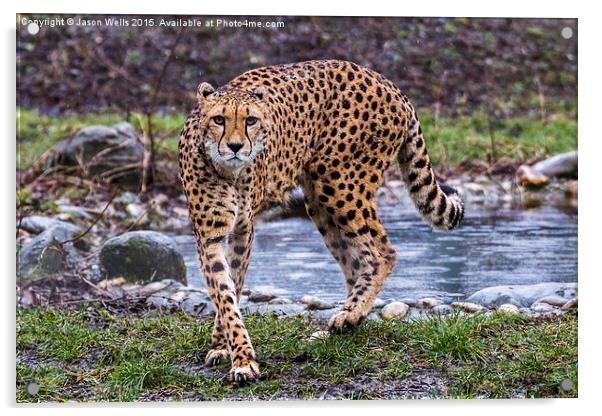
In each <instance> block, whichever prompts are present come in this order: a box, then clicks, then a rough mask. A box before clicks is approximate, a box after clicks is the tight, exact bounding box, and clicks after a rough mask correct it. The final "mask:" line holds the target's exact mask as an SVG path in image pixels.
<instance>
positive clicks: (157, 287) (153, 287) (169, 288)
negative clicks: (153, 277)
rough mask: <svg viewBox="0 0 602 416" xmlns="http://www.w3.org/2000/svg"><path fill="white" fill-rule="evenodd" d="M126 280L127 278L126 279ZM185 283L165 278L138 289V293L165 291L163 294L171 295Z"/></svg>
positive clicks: (144, 295)
mask: <svg viewBox="0 0 602 416" xmlns="http://www.w3.org/2000/svg"><path fill="white" fill-rule="evenodd" d="M124 280H125V279H124ZM182 287H184V285H182V283H180V282H178V281H176V280H173V279H163V280H161V281H158V282H151V283H148V284H146V285H144V286H141V287H139V288H137V289H136V294H137V295H138V296H142V297H148V296H152V295H153V294H155V293H159V292H163V293H162V294H163V295H164V296H166V297H169V294H170V293H172V292H175V291H177V290H180V289H181V288H182Z"/></svg>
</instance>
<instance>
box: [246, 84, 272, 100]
mask: <svg viewBox="0 0 602 416" xmlns="http://www.w3.org/2000/svg"><path fill="white" fill-rule="evenodd" d="M251 94H253V95H254V96H255V97H257V98H259V99H260V100H263V99H264V98H265V97H267V96H268V95H270V92H269V91H268V89H267V88H266V87H264V86H263V85H262V86H259V87H257V88H255V89H254V90H253V92H251Z"/></svg>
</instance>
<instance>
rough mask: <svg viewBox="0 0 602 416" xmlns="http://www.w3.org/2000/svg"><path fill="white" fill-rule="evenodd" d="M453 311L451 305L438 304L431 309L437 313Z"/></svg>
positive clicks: (445, 313) (442, 313) (444, 313)
mask: <svg viewBox="0 0 602 416" xmlns="http://www.w3.org/2000/svg"><path fill="white" fill-rule="evenodd" d="M453 311H454V310H453V308H452V307H451V306H449V305H437V306H435V307H433V309H431V313H434V314H435V315H449V314H450V313H452V312H453Z"/></svg>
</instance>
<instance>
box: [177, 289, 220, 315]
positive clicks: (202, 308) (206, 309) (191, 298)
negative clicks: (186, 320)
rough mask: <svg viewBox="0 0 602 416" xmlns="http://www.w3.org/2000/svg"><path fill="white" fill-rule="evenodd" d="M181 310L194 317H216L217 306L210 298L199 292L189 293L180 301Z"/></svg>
mask: <svg viewBox="0 0 602 416" xmlns="http://www.w3.org/2000/svg"><path fill="white" fill-rule="evenodd" d="M180 309H182V310H183V311H184V312H186V313H188V314H190V315H194V316H211V315H215V306H213V302H212V301H211V299H210V298H209V296H207V295H205V294H203V293H202V292H197V291H188V292H187V293H186V294H185V296H184V298H183V299H182V300H181V301H180Z"/></svg>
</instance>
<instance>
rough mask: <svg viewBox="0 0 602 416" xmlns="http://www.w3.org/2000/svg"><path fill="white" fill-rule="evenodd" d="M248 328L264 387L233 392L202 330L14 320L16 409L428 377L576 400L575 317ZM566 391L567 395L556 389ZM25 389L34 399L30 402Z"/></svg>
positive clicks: (68, 315)
mask: <svg viewBox="0 0 602 416" xmlns="http://www.w3.org/2000/svg"><path fill="white" fill-rule="evenodd" d="M245 323H246V325H247V328H248V330H249V333H250V335H251V339H252V341H253V343H254V345H255V348H256V352H257V356H258V359H259V363H260V366H261V371H262V374H263V378H262V380H260V381H258V382H256V383H252V384H247V385H244V386H234V385H231V384H229V383H226V382H224V380H222V377H223V376H225V375H226V374H227V372H228V370H229V364H228V363H224V364H221V365H219V366H218V367H216V368H212V369H209V368H206V367H204V365H203V358H204V355H205V353H206V352H207V350H208V348H209V338H210V334H211V328H212V325H213V320H211V319H208V320H199V319H195V318H192V317H190V316H187V315H184V314H181V313H167V312H161V313H153V314H152V315H146V316H126V317H120V316H117V315H113V314H111V313H110V312H108V311H107V310H105V309H103V308H102V307H101V306H96V307H94V306H93V307H82V308H81V309H78V310H62V309H57V308H28V309H17V357H18V359H17V363H18V365H17V380H16V381H17V401H19V402H30V401H59V402H60V401H66V400H78V401H98V400H106V401H136V400H165V399H167V398H169V399H172V400H223V399H226V398H227V399H263V400H268V399H271V398H274V397H277V398H278V397H286V398H319V397H321V396H322V395H323V394H325V393H329V394H330V395H331V397H340V398H353V399H370V398H371V399H376V398H382V397H384V398H394V397H397V396H395V393H390V392H391V391H393V392H403V391H404V390H403V389H404V386H405V385H406V384H404V383H406V381H407V380H410V381H412V382H413V383H414V384H413V385H414V386H415V385H416V383H421V381H420V380H421V377H422V376H423V374H427V373H428V374H429V375H430V377H431V378H433V377H436V378H438V379H440V382H441V384H442V385H445V386H446V389H445V390H444V391H439V392H437V393H429V392H427V391H425V394H426V395H427V397H463V398H464V397H466V398H475V397H523V396H524V397H558V396H560V397H575V396H576V395H577V317H576V316H575V315H565V316H563V317H557V318H552V319H547V320H532V319H527V318H524V317H516V316H512V315H506V314H498V313H494V314H492V315H489V316H486V315H482V314H477V315H471V316H460V315H459V314H456V315H453V316H451V317H448V318H441V317H433V318H429V319H423V320H417V321H413V322H410V323H403V322H400V321H389V322H377V321H372V320H369V321H367V322H365V323H364V324H362V325H361V326H360V327H358V328H356V329H355V330H353V331H349V332H345V333H341V334H331V335H330V336H329V337H327V338H324V339H318V340H310V335H311V334H312V333H313V332H314V331H316V330H319V329H321V328H322V327H323V323H320V322H317V321H316V320H314V319H312V318H309V317H305V316H289V317H277V316H276V315H272V314H265V315H262V314H252V315H248V316H246V317H245ZM564 379H570V380H571V381H572V382H573V385H574V388H573V389H572V390H570V391H563V390H562V389H561V388H560V383H561V381H562V380H564ZM29 383H37V384H38V385H39V386H40V391H39V393H38V394H36V395H34V396H32V395H30V394H29V393H28V392H27V385H28V384H29ZM427 388H429V387H428V386H425V389H427ZM387 392H389V393H387Z"/></svg>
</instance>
